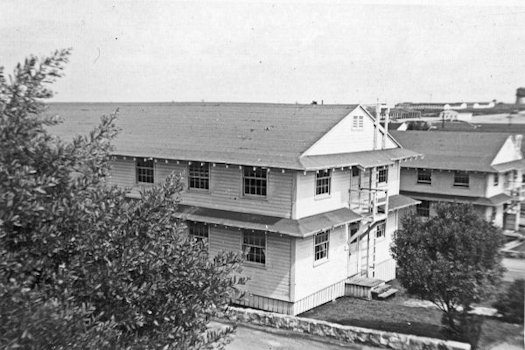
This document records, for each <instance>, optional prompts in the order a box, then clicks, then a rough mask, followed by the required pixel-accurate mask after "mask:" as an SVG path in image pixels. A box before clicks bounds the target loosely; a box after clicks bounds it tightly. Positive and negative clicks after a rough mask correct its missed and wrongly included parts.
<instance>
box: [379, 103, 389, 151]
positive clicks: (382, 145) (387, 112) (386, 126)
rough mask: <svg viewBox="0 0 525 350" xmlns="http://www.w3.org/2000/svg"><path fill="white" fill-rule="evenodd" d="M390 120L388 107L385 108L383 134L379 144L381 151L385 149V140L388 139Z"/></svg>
mask: <svg viewBox="0 0 525 350" xmlns="http://www.w3.org/2000/svg"><path fill="white" fill-rule="evenodd" d="M389 119H390V107H388V106H386V107H385V132H384V133H383V140H382V143H381V149H385V148H386V138H387V137H388V122H389Z"/></svg>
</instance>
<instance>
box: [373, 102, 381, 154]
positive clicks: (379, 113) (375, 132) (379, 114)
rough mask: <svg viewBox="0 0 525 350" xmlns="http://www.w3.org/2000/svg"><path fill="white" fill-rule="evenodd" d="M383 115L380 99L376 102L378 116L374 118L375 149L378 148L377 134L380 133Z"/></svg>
mask: <svg viewBox="0 0 525 350" xmlns="http://www.w3.org/2000/svg"><path fill="white" fill-rule="evenodd" d="M380 116H381V106H380V105H379V101H377V104H376V118H375V120H374V150H376V149H377V136H378V133H379V118H380Z"/></svg>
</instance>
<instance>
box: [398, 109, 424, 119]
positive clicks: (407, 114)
mask: <svg viewBox="0 0 525 350" xmlns="http://www.w3.org/2000/svg"><path fill="white" fill-rule="evenodd" d="M390 118H391V119H392V120H402V119H420V118H421V111H417V110H411V109H404V108H392V109H390Z"/></svg>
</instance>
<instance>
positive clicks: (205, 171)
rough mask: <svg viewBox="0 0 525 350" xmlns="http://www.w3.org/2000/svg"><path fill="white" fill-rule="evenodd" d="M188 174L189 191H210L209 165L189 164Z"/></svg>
mask: <svg viewBox="0 0 525 350" xmlns="http://www.w3.org/2000/svg"><path fill="white" fill-rule="evenodd" d="M188 174H189V176H188V178H189V187H190V188H191V189H199V190H209V189H210V165H209V164H208V163H191V164H190V165H189V171H188Z"/></svg>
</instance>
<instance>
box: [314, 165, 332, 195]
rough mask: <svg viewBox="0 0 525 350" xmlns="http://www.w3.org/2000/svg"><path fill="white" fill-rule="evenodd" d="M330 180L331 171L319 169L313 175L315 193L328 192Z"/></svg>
mask: <svg viewBox="0 0 525 350" xmlns="http://www.w3.org/2000/svg"><path fill="white" fill-rule="evenodd" d="M331 182H332V171H331V170H330V169H327V170H319V171H318V172H317V174H316V175H315V195H316V196H319V195H322V194H330V186H331Z"/></svg>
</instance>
